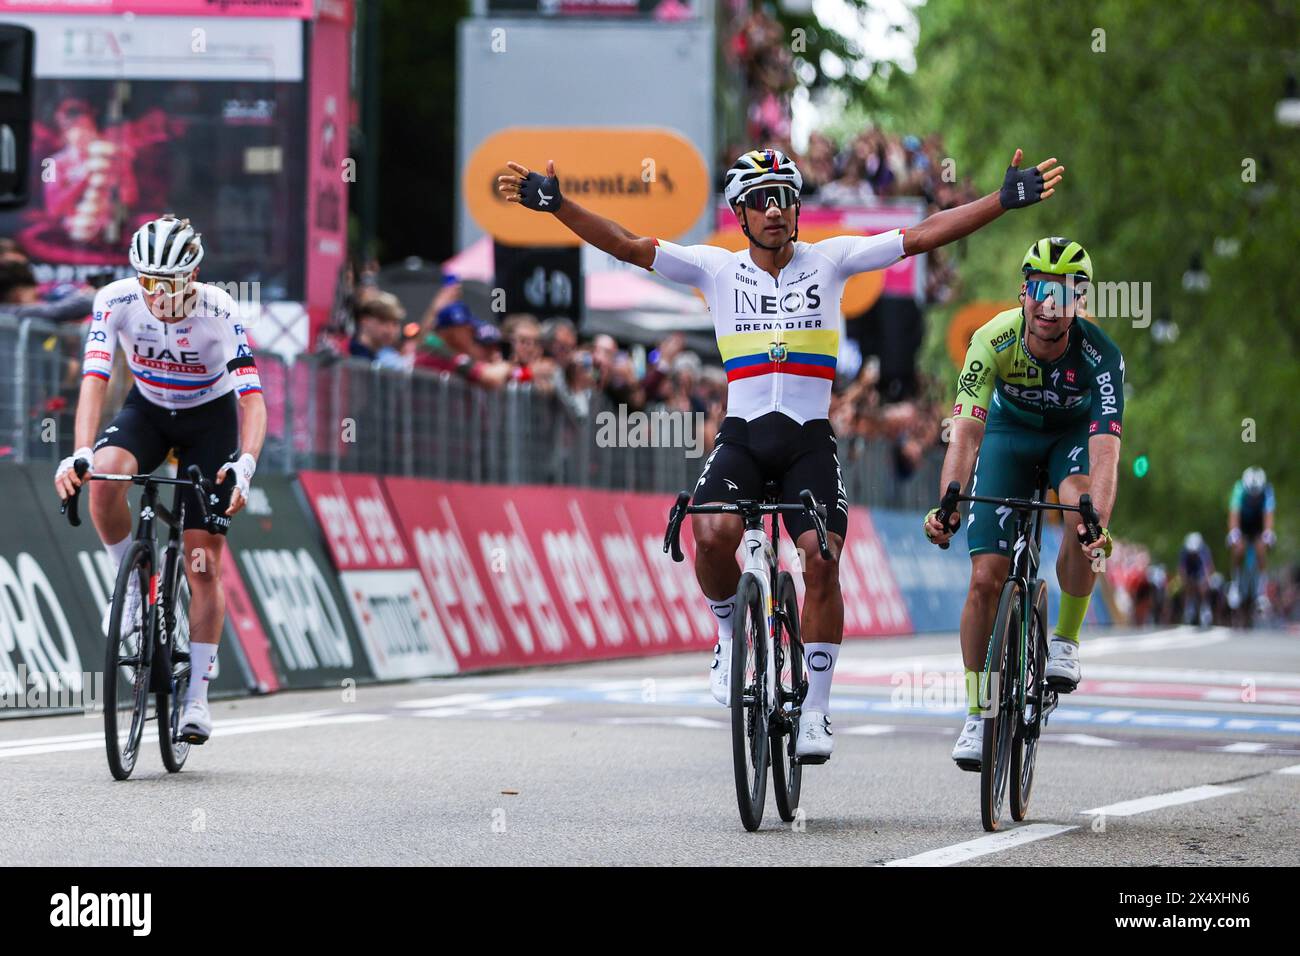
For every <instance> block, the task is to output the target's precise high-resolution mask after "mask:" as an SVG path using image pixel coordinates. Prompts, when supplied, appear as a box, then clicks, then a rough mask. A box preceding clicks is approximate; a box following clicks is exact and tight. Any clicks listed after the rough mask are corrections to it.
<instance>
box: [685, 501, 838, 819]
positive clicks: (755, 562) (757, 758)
mask: <svg viewBox="0 0 1300 956" xmlns="http://www.w3.org/2000/svg"><path fill="white" fill-rule="evenodd" d="M690 500H691V495H690V492H687V491H683V492H681V493H680V494H678V495H677V501H676V503H675V504H674V505H673V507H672V510H671V511H670V512H669V514H668V530H667V532H666V533H665V535H664V551H665V552H666V553H670V554H671V555H672V558H673V560H674V561H681V560H682V559H683V555H682V549H681V542H680V533H681V526H682V521H683V519H684V518H685V517H686V516H687V515H688V514H735V515H740V517H741V518H742V519H743V520H744V524H745V532H744V537H743V538H742V539H741V548H742V549H743V552H744V555H745V562H744V567H743V569H742V571H741V575H740V586H739V588H738V589H737V591H736V610H735V617H734V619H733V622H732V641H731V681H730V690H731V701H730V707H731V753H732V764H733V767H734V770H735V777H736V801H737V805H738V806H739V808H740V819H741V822H742V823H743V824H744V826H745V829H746V830H750V831H753V830H757V829H758V828H759V826H760V825H761V824H762V822H763V808H764V804H765V802H766V800H767V769H768V764H769V763H770V764H771V768H772V789H773V792H774V794H775V796H776V805H777V811H778V812H779V814H780V816H781V819H782V820H784V821H785V822H787V823H789V822H791V821H792V820H794V818H795V813H796V811H797V810H798V809H799V795H800V792H801V790H802V787H803V766H804V765H805V764H813V763H825V760H826V758H824V757H816V758H812V757H806V758H802V759H801V758H800V757H799V756H798V755H797V753H796V739H797V737H798V733H799V713H800V707H801V706H802V705H803V700H804V697H805V696H807V693H808V681H807V680H806V679H805V677H804V673H803V643H802V642H801V641H800V639H799V602H798V598H797V596H796V593H795V586H794V578H793V577H792V576H791V575H790V572H789V571H782V570H780V567H779V563H778V558H777V549H776V544H777V542H778V541H779V540H780V529H779V527H778V524H779V520H778V516H779V515H780V514H783V513H802V514H807V515H809V516H810V517H811V519H812V522H813V527H814V528H816V530H817V547H818V550H819V551H820V552H821V556H822V557H823V558H825V559H826V560H828V561H829V560H830V559H831V552H830V547H829V545H828V544H827V542H826V506H825V505H820V504H818V503H817V500H816V499H815V498H814V497H813V494H812V492H811V491H807V490H805V491H801V492H800V493H799V501H800V503H799V504H782V503H780V502H779V500H778V489H777V486H776V483H775V482H768V483H767V485H766V486H765V488H764V497H763V499H762V500H751V499H745V500H741V501H737V502H736V503H735V504H709V505H692V504H690ZM765 515H770V516H771V520H772V533H771V535H770V536H769V535H768V533H767V532H766V531H765V530H764V528H763V518H764V516H765Z"/></svg>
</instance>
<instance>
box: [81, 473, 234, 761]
mask: <svg viewBox="0 0 1300 956" xmlns="http://www.w3.org/2000/svg"><path fill="white" fill-rule="evenodd" d="M76 469H77V477H78V478H80V477H83V476H84V475H85V473H86V466H85V464H84V463H83V462H81V461H78V462H77V463H76ZM186 475H187V476H188V477H186V478H159V477H155V476H154V475H107V474H105V475H100V474H93V475H91V476H90V480H91V481H129V482H130V483H131V484H134V485H140V486H141V487H142V488H143V489H144V491H143V493H142V494H141V495H140V519H139V522H138V523H137V525H136V531H135V540H134V541H133V542H132V544H131V549H130V550H129V551H128V552H127V553H126V555H125V556H124V557H123V558H122V564H121V566H120V567H119V568H118V572H117V583H116V585H115V586H114V588H113V606H112V611H111V612H110V613H109V617H108V640H107V641H106V651H105V658H104V691H105V697H106V700H105V702H104V746H105V748H106V750H107V751H108V769H109V770H110V771H112V774H113V776H114V777H115V778H116V779H118V780H125V779H127V778H128V777H130V776H131V772H132V771H133V770H134V769H135V763H136V758H137V757H138V756H139V754H140V741H141V740H142V739H143V737H144V726H145V723H146V722H147V721H148V720H150V719H156V720H157V721H158V743H159V746H160V747H161V748H162V758H163V765H164V766H165V767H166V768H167V770H168V771H169V772H171V773H178V772H179V771H180V769H181V767H183V766H184V765H185V760H186V758H187V757H188V756H189V752H190V744H189V742H187V741H185V740H183V739H182V738H181V735H180V719H181V711H182V709H183V708H184V703H185V694H186V690H187V689H188V688H189V684H190V676H191V675H190V648H189V635H188V629H181V630H180V631H178V629H177V612H178V611H179V610H181V604H180V597H181V595H180V589H181V581H182V580H183V579H184V577H185V575H184V573H183V571H182V568H181V529H182V528H183V527H184V522H185V495H184V492H185V489H187V488H194V489H196V491H197V494H196V495H195V498H196V500H197V501H198V504H199V510H200V512H201V513H202V515H203V520H204V523H205V524H206V523H207V521H208V518H209V517H210V513H209V511H208V506H209V505H215V504H216V503H217V501H218V500H219V499H218V498H217V496H216V494H215V493H214V492H213V488H212V483H211V482H209V481H208V480H207V479H206V478H204V477H203V474H202V472H201V471H200V470H199V467H198V466H197V465H191V466H190V467H189V468H188V469H187V470H186ZM164 485H172V486H174V487H175V488H176V494H175V498H174V500H173V503H172V507H171V509H170V510H169V509H168V508H167V507H165V506H164V505H163V504H162V503H161V502H160V501H159V500H158V491H159V488H160V487H162V486H164ZM79 495H80V489H78V491H77V493H74V494H73V495H72V496H71V497H70V498H68V499H66V500H65V501H64V502H63V507H62V508H61V509H60V510H61V512H62V513H64V514H66V515H67V516H68V522H69V523H70V524H71V525H72V526H73V527H77V526H79V525H80V524H81V518H80V516H79V515H78V514H77V498H78V497H79ZM155 517H156V518H160V519H162V521H164V522H165V523H166V524H168V525H170V527H171V530H170V531H169V532H168V536H167V547H166V550H165V551H164V552H163V558H162V564H161V566H160V565H159V562H158V546H157V542H156V541H155V540H154V518H155ZM159 571H161V584H160V582H159ZM133 580H134V582H135V584H136V587H137V588H138V590H137V591H136V594H137V595H139V597H138V599H137V600H135V601H134V602H132V601H131V600H130V594H129V591H130V588H131V583H132V581H133ZM124 618H127V620H125V622H124V620H123V619H124ZM124 624H125V626H124ZM150 694H153V695H154V716H153V718H151V717H150V716H149V713H148V709H149V695H150Z"/></svg>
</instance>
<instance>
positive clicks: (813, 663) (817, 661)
mask: <svg viewBox="0 0 1300 956" xmlns="http://www.w3.org/2000/svg"><path fill="white" fill-rule="evenodd" d="M839 656H840V646H839V645H838V644H805V645H804V646H803V669H804V674H805V675H807V677H808V696H807V697H806V698H804V702H803V709H804V710H817V711H820V712H821V713H823V714H829V713H830V712H831V678H833V677H834V676H835V662H836V661H837V660H838V659H839Z"/></svg>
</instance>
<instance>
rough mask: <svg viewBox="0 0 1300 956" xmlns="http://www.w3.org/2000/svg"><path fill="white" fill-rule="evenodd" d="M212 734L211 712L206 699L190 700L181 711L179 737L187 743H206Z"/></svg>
mask: <svg viewBox="0 0 1300 956" xmlns="http://www.w3.org/2000/svg"><path fill="white" fill-rule="evenodd" d="M211 736H212V714H210V713H209V712H208V702H207V701H206V700H192V701H190V702H189V703H187V704H186V705H185V710H184V711H183V712H182V713H181V729H180V738H181V740H182V741H184V742H185V743H187V744H202V743H206V742H207V740H208V738H209V737H211Z"/></svg>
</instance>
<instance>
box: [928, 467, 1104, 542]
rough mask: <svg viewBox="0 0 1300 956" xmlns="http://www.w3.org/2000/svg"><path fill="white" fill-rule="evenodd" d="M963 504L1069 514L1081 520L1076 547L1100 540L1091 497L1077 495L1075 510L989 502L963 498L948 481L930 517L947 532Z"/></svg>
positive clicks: (1022, 501)
mask: <svg viewBox="0 0 1300 956" xmlns="http://www.w3.org/2000/svg"><path fill="white" fill-rule="evenodd" d="M963 501H979V502H983V503H984V504H990V505H1001V506H1004V507H1007V508H1012V509H1014V510H1017V511H1060V512H1066V511H1073V512H1076V513H1077V514H1078V515H1079V517H1080V518H1082V519H1083V527H1084V533H1083V534H1080V535H1078V538H1079V543H1080V544H1087V543H1088V542H1089V541H1096V540H1097V539H1098V538H1100V537H1101V516H1100V515H1098V514H1097V509H1096V508H1094V507H1093V505H1092V496H1091V495H1080V496H1079V504H1078V506H1077V507H1076V506H1075V505H1063V504H1059V503H1058V504H1053V503H1052V502H1049V501H1033V500H1031V499H1029V498H989V497H986V496H984V495H963V494H962V493H961V485H960V484H959V483H957V482H955V481H950V482H948V490H947V491H945V492H944V495H943V498H942V499H941V500H940V502H939V510H938V512H936V514H935V516H934V517H935V520H937V521H938V522H939V524H941V525H943V527H945V528H951V526H950V525H949V521H951V520H952V516H953V514H954V513H955V512H956V510H957V505H958V504H960V503H961V502H963ZM953 530H955V529H953ZM950 543H951V542H949V541H945V542H943V543H942V544H941V545H939V547H940V548H942V549H943V550H945V551H947V550H948V545H949V544H950Z"/></svg>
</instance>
